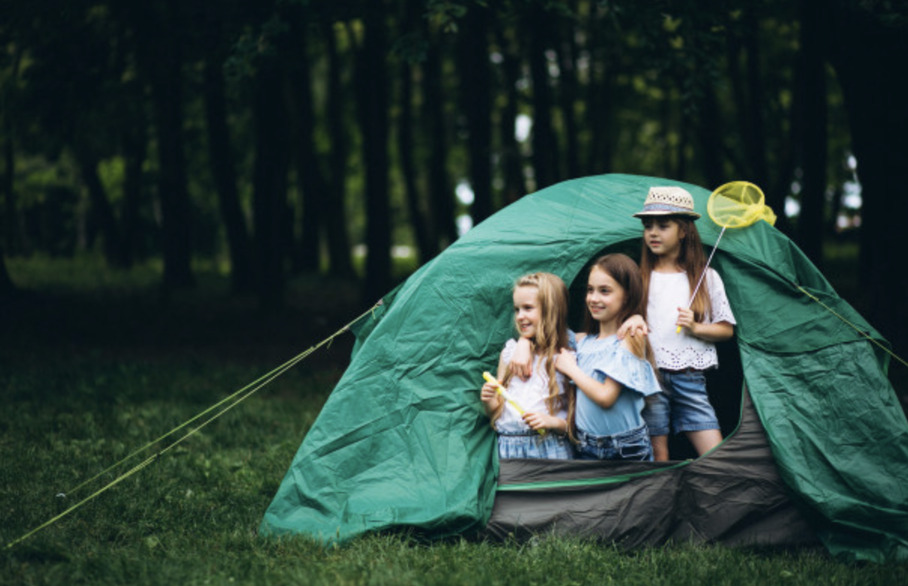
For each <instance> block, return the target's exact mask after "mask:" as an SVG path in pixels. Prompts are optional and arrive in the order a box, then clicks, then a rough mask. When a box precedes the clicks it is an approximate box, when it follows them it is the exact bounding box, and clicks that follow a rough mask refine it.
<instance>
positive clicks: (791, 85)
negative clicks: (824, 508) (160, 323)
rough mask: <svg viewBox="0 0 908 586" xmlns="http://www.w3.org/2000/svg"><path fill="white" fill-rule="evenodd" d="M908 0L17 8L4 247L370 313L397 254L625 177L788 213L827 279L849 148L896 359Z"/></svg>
mask: <svg viewBox="0 0 908 586" xmlns="http://www.w3.org/2000/svg"><path fill="white" fill-rule="evenodd" d="M903 4H905V3H904V2H873V1H866V2H865V1H858V0H833V1H831V2H814V1H808V0H802V1H801V2H799V3H792V2H782V1H774V0H765V1H758V0H745V1H739V2H732V3H715V2H622V1H618V2H607V1H595V0H565V1H561V2H559V1H546V0H510V1H502V2H481V1H478V0H451V1H442V0H424V1H415V0H414V1H406V0H403V1H401V0H398V1H392V0H359V1H357V0H336V1H334V0H333V1H330V2H329V1H326V0H325V1H319V0H311V1H306V0H271V1H270V2H269V1H256V2H251V1H247V0H225V1H222V2H202V1H200V0H149V1H147V2H140V3H133V2H111V1H109V0H108V1H106V0H71V1H68V2H54V1H52V0H35V1H33V2H10V1H7V2H4V7H3V10H2V13H3V19H2V20H0V38H2V51H0V116H2V119H0V148H2V155H3V156H2V162H0V227H2V234H0V253H3V254H5V255H7V257H11V256H14V255H27V254H32V253H44V254H49V255H71V254H74V253H76V252H79V251H82V250H97V251H99V252H100V253H102V254H103V255H104V256H105V258H106V259H107V261H108V263H109V265H110V266H111V267H115V268H123V267H129V266H130V265H131V264H133V263H135V262H137V261H139V260H141V259H145V258H149V257H160V258H162V259H163V265H164V273H163V286H164V288H165V289H171V290H172V289H176V288H183V287H189V286H192V285H193V282H194V275H193V270H192V262H191V261H192V259H194V258H199V257H201V258H214V259H220V258H223V259H225V260H226V261H228V263H229V267H230V274H231V278H232V283H233V286H234V289H235V290H236V291H238V292H254V293H256V294H257V295H258V296H259V298H260V300H261V302H262V305H263V306H266V307H267V306H275V305H279V304H280V303H281V302H282V299H283V295H284V286H285V281H286V279H287V278H288V277H289V276H291V275H293V274H298V273H303V272H310V273H315V272H322V273H330V274H333V275H337V276H340V277H353V276H358V277H359V278H361V279H362V282H363V283H364V284H365V288H364V294H365V299H364V302H366V303H370V302H371V301H373V300H375V299H377V298H378V297H380V296H381V295H382V294H384V293H385V292H386V291H387V290H388V289H389V288H391V287H392V286H393V284H394V282H395V279H396V278H398V277H399V275H396V274H395V271H394V263H393V262H392V261H393V257H392V253H393V251H395V250H397V249H398V248H397V247H399V246H401V245H406V246H408V247H409V250H412V251H414V252H413V257H414V262H413V264H420V263H423V262H425V261H427V260H428V259H430V258H432V257H433V256H434V255H435V254H437V253H438V252H439V251H440V250H442V249H444V247H446V246H447V245H449V244H450V243H451V242H453V241H454V240H455V239H456V238H457V236H458V223H459V222H462V221H463V217H464V216H466V215H469V216H470V217H471V218H472V222H473V223H477V222H479V221H481V220H482V219H484V218H485V217H487V216H488V215H490V214H491V213H493V212H494V211H495V210H497V209H499V208H501V207H502V206H504V205H507V204H508V203H510V202H512V201H514V200H516V199H518V198H520V197H521V196H523V195H524V194H526V193H529V192H532V191H534V190H536V189H540V188H542V187H545V186H547V185H550V184H552V183H555V182H558V181H561V180H564V179H568V178H572V177H578V176H583V175H590V174H599V173H607V172H621V173H638V174H646V175H654V176H660V177H669V178H673V179H680V180H685V181H690V182H692V183H697V184H701V185H703V186H705V187H709V188H712V187H716V186H718V185H719V184H721V183H725V182H726V181H729V180H734V179H746V180H749V181H753V182H754V183H757V184H759V185H760V186H762V187H763V189H764V191H765V192H766V195H767V198H768V200H769V201H768V203H769V204H770V205H771V206H772V207H773V209H775V210H776V211H777V212H783V211H784V210H785V207H786V206H785V199H786V197H787V196H793V197H794V199H795V200H796V201H797V202H798V203H799V204H800V214H799V215H797V216H796V217H793V218H792V219H790V220H789V219H786V218H785V215H784V214H783V213H779V215H780V218H781V221H780V223H779V227H780V228H781V229H783V230H785V231H786V232H788V233H789V234H790V235H791V236H792V237H793V238H795V240H796V241H797V242H798V244H799V245H800V246H801V247H802V248H803V250H805V252H807V254H809V255H810V256H811V258H812V259H814V260H815V262H817V263H819V264H821V265H822V263H823V253H822V243H823V242H824V240H828V239H829V238H832V237H836V236H837V235H838V236H841V226H839V227H838V228H837V224H836V221H837V218H838V217H839V216H840V215H842V214H844V213H845V210H843V209H842V203H841V202H842V190H843V185H844V184H845V182H846V181H848V180H853V179H854V177H853V175H854V171H853V169H851V168H849V167H848V166H847V165H846V161H847V159H848V156H849V155H852V154H853V155H854V157H855V158H856V160H857V163H858V167H857V177H858V178H859V180H860V183H861V186H862V196H863V206H862V207H861V208H860V220H861V223H860V228H859V230H854V231H852V232H850V233H851V234H859V237H860V247H861V259H862V265H861V266H862V274H863V278H862V280H861V285H862V291H863V294H864V295H866V296H868V297H867V298H868V299H873V300H874V301H875V303H873V304H872V307H873V309H872V310H871V315H869V316H868V317H870V319H871V321H872V322H873V323H875V324H878V326H879V327H880V328H881V329H883V330H884V333H886V334H888V335H889V337H890V339H891V340H893V341H894V342H899V339H898V338H899V336H898V332H899V331H901V330H906V329H908V328H906V327H904V326H908V312H906V309H905V308H904V304H902V303H900V299H898V297H900V294H901V293H902V292H904V291H906V290H908V276H906V273H905V272H904V271H895V270H893V267H892V266H891V264H889V259H890V255H891V253H892V249H893V247H894V246H895V245H896V242H895V238H897V234H898V230H899V229H898V228H896V227H895V223H896V222H899V221H900V218H904V217H908V198H905V197H903V196H902V195H901V194H900V192H901V191H903V190H904V189H905V186H906V185H908V176H906V175H908V170H906V169H908V166H906V165H905V164H904V162H905V161H906V160H908V146H906V141H905V140H904V137H905V136H906V135H908V134H906V131H908V120H906V118H908V109H906V108H905V107H904V98H903V96H902V95H900V94H896V89H895V88H896V87H900V84H901V78H902V77H903V74H904V73H905V67H906V66H905V65H904V56H905V55H908V51H906V49H908V43H906V38H908V35H906V32H908V24H906V17H905V15H906V14H908V10H906V8H908V7H906V6H904V5H903ZM515 128H516V129H517V130H518V132H515ZM464 186H469V191H470V192H471V195H472V201H470V200H469V199H466V200H463V199H459V198H458V197H457V196H456V195H455V194H456V191H457V189H458V187H459V188H460V190H461V191H463V190H464ZM850 213H851V214H852V215H853V214H854V212H853V211H852V212H850ZM360 245H361V246H360ZM362 251H365V252H362ZM0 259H2V255H0ZM14 287H15V283H14V282H12V281H11V280H10V278H9V275H8V274H7V271H6V267H5V265H4V264H3V263H2V262H0V290H5V291H9V290H11V289H13V288H14ZM868 305H871V304H868ZM873 312H876V314H875V315H874V314H873ZM899 326H902V327H899ZM902 346H903V347H904V344H903V345H902Z"/></svg>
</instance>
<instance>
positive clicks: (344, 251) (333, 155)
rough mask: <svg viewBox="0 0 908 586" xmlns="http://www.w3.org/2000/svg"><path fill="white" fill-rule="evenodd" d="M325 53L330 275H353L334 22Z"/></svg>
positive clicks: (342, 105) (328, 29)
mask: <svg viewBox="0 0 908 586" xmlns="http://www.w3.org/2000/svg"><path fill="white" fill-rule="evenodd" d="M322 31H323V35H322V36H323V38H324V41H325V45H326V47H327V53H328V73H327V76H328V82H327V85H328V97H327V104H326V108H325V109H326V111H327V116H328V134H329V135H330V137H331V151H330V153H329V155H328V168H329V169H330V171H329V178H328V182H329V185H328V188H327V189H328V192H327V193H326V201H325V211H326V216H325V230H326V233H327V238H326V240H327V243H328V258H329V260H330V271H331V273H332V274H334V275H337V276H341V277H348V276H351V275H352V274H353V264H352V262H351V259H350V238H349V235H348V233H347V207H346V205H345V203H344V200H345V196H346V193H347V190H346V182H345V181H344V179H345V177H346V175H347V173H346V171H347V154H348V151H349V146H348V143H349V140H348V136H347V135H348V132H347V125H346V122H345V120H346V115H345V114H346V110H347V109H346V104H347V100H346V99H345V98H346V96H345V95H344V92H343V88H342V83H341V70H342V61H341V57H340V55H339V53H338V48H337V36H336V34H335V31H334V25H333V23H330V22H329V23H328V24H324V25H323V27H322Z"/></svg>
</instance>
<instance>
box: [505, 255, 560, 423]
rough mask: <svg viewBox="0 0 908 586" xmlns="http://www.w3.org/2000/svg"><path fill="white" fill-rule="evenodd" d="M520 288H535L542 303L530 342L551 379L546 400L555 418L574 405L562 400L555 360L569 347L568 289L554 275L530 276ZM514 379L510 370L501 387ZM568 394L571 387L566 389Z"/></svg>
mask: <svg viewBox="0 0 908 586" xmlns="http://www.w3.org/2000/svg"><path fill="white" fill-rule="evenodd" d="M519 287H534V288H535V289H536V301H537V302H538V303H539V326H538V327H537V328H536V334H535V335H534V336H533V339H532V340H531V341H532V342H533V353H534V354H535V355H536V356H541V357H542V358H543V365H544V368H545V371H546V374H548V376H549V396H548V397H546V400H545V406H546V408H547V409H548V411H549V414H550V415H554V414H556V413H557V412H558V411H559V410H560V409H562V408H565V407H567V406H568V405H570V404H571V403H573V401H571V400H570V399H568V401H567V403H568V405H565V403H564V399H563V398H562V397H561V388H560V387H559V385H558V376H557V373H556V371H555V357H556V356H558V354H559V353H560V352H561V349H562V348H567V347H568V343H569V342H568V328H567V317H568V289H567V286H566V285H565V284H564V281H562V280H561V279H560V278H559V277H558V276H557V275H553V274H552V273H530V274H528V275H524V276H522V277H520V278H519V279H517V282H516V283H514V290H516V289H517V288H519ZM511 378H512V373H511V369H510V367H508V368H507V370H506V372H505V376H504V380H502V381H501V384H503V385H504V386H507V385H508V383H510V381H511ZM566 387H567V388H566V391H567V390H568V389H570V385H566ZM503 411H504V403H503V402H502V404H501V405H499V406H498V409H496V410H495V412H494V413H493V414H492V417H491V422H492V425H493V426H494V425H495V421H496V420H497V419H498V418H499V417H501V413H502V412H503Z"/></svg>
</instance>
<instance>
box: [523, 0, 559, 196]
mask: <svg viewBox="0 0 908 586" xmlns="http://www.w3.org/2000/svg"><path fill="white" fill-rule="evenodd" d="M551 18H552V15H551V14H550V13H549V12H548V11H547V10H546V8H545V7H544V6H543V5H542V4H541V3H537V2H532V3H531V4H530V5H529V6H528V7H527V20H526V26H527V27H528V28H529V33H528V34H529V37H530V46H529V51H530V53H529V63H530V80H531V83H532V87H533V134H532V144H533V156H532V160H533V170H534V174H535V178H536V188H537V189H541V188H543V187H548V186H549V185H551V184H553V183H555V182H557V181H558V180H559V179H560V170H559V168H558V160H559V157H560V155H559V153H560V148H559V144H558V139H557V136H556V134H555V130H554V128H553V120H552V108H553V106H554V103H555V100H554V95H553V92H552V86H551V78H550V76H549V64H548V57H547V52H548V51H550V50H551V49H552V47H551V37H550V31H551V27H550V24H551V22H550V21H551Z"/></svg>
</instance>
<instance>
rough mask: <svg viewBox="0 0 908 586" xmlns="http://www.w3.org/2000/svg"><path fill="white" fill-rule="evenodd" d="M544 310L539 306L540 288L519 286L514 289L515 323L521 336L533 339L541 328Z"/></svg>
mask: <svg viewBox="0 0 908 586" xmlns="http://www.w3.org/2000/svg"><path fill="white" fill-rule="evenodd" d="M541 318H542V312H541V310H540V308H539V289H537V288H536V287H517V288H516V289H514V323H515V324H516V325H517V331H518V332H519V333H520V337H521V338H527V339H530V340H532V339H533V338H534V337H535V336H536V330H537V329H538V328H539V320H540V319H541Z"/></svg>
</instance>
